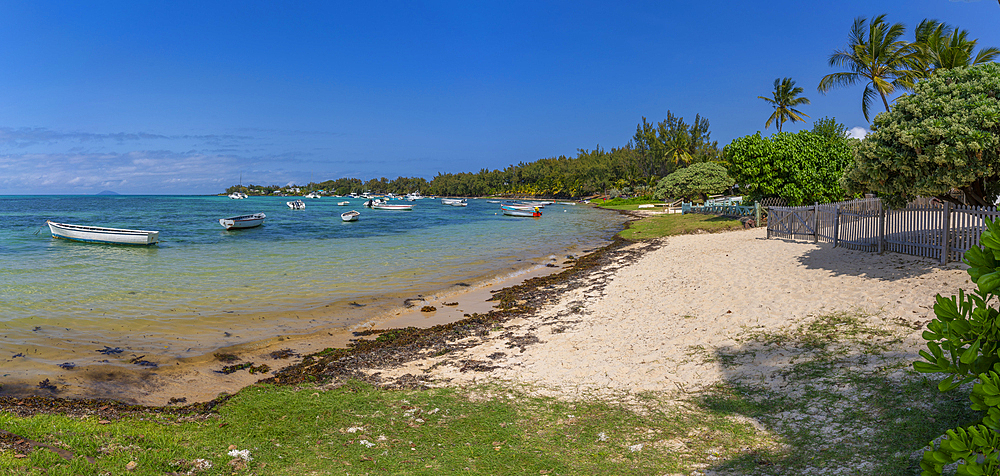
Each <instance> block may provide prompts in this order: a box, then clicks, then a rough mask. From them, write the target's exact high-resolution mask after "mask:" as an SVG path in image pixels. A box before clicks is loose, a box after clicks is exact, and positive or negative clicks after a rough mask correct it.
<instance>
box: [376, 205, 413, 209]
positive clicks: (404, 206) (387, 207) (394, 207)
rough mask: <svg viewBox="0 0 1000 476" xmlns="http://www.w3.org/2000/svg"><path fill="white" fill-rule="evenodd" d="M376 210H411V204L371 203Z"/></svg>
mask: <svg viewBox="0 0 1000 476" xmlns="http://www.w3.org/2000/svg"><path fill="white" fill-rule="evenodd" d="M372 208H374V209H376V210H413V205H372Z"/></svg>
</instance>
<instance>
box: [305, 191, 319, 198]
mask: <svg viewBox="0 0 1000 476" xmlns="http://www.w3.org/2000/svg"><path fill="white" fill-rule="evenodd" d="M321 197H322V195H320V194H318V193H316V192H312V193H310V194H308V195H306V198H321Z"/></svg>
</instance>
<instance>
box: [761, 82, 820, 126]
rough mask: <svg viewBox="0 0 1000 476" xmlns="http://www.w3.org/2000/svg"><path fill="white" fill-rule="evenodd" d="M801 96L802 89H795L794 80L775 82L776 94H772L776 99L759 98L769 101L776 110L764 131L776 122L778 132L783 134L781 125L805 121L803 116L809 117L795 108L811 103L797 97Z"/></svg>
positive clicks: (766, 123) (768, 119)
mask: <svg viewBox="0 0 1000 476" xmlns="http://www.w3.org/2000/svg"><path fill="white" fill-rule="evenodd" d="M799 94H802V88H800V87H795V81H792V78H779V79H775V80H774V92H772V93H771V95H772V96H774V99H771V98H766V97H764V96H757V97H759V98H761V99H763V100H765V101H767V103H768V104H770V105H771V107H773V108H774V113H772V114H771V117H769V118H767V122H765V123H764V129H767V128H768V127H771V123H772V122H776V123H777V126H778V132H781V125H782V124H784V122H785V121H792V122H796V121H805V119H802V116H805V117H809V116H808V115H806V114H805V113H803V112H801V111H799V110H798V109H795V106H800V105H802V104H810V103H809V100H808V99H806V98H800V97H796V96H798V95H799Z"/></svg>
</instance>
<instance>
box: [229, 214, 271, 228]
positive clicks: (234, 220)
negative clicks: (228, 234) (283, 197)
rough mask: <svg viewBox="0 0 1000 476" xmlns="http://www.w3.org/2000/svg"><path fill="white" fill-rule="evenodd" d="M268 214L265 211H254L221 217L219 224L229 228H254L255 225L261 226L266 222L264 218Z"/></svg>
mask: <svg viewBox="0 0 1000 476" xmlns="http://www.w3.org/2000/svg"><path fill="white" fill-rule="evenodd" d="M265 218H267V215H265V214H263V213H254V214H253V215H240V216H238V217H229V218H220V219H219V224H220V225H222V226H224V227H225V228H226V229H227V230H233V229H239V228H253V227H255V226H261V225H262V224H264V219H265Z"/></svg>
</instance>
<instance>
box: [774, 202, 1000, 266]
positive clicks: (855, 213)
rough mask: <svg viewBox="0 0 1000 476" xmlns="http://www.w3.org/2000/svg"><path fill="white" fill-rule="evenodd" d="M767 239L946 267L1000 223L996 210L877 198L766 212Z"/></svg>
mask: <svg viewBox="0 0 1000 476" xmlns="http://www.w3.org/2000/svg"><path fill="white" fill-rule="evenodd" d="M768 213H769V218H768V220H767V237H768V238H771V237H775V238H785V239H793V240H794V239H807V240H812V241H813V242H819V241H824V242H831V243H833V246H834V247H844V248H848V249H852V250H862V251H870V252H878V253H883V252H885V251H893V252H896V253H903V254H908V255H914V256H923V257H927V258H936V259H939V260H940V261H941V263H942V264H944V263H947V262H949V261H961V260H962V257H963V255H964V254H965V252H966V251H967V250H969V248H972V247H973V246H977V245H979V235H980V234H982V232H983V230H985V229H986V224H985V223H986V222H985V220H986V219H987V218H990V219H996V217H998V216H1000V212H998V211H997V208H996V207H988V208H987V207H965V206H957V205H953V204H951V203H949V202H944V203H940V204H936V205H916V204H910V205H908V206H907V207H906V208H902V209H898V210H895V209H890V208H887V207H884V206H883V204H882V200H880V199H878V198H865V199H860V200H851V201H847V202H837V203H824V204H813V205H808V206H802V207H768Z"/></svg>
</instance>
